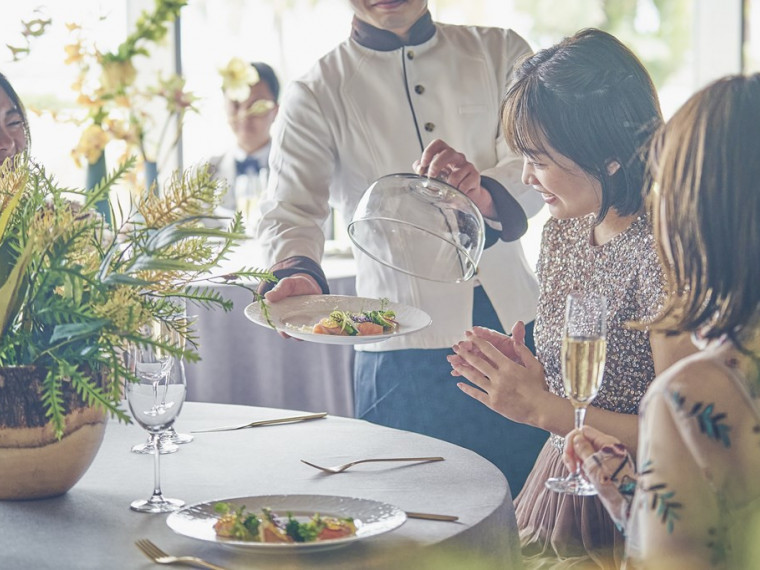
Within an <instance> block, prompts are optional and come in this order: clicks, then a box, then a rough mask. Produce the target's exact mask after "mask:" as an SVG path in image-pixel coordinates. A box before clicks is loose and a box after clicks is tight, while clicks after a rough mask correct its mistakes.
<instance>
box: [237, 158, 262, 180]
mask: <svg viewBox="0 0 760 570" xmlns="http://www.w3.org/2000/svg"><path fill="white" fill-rule="evenodd" d="M260 169H261V167H260V166H259V161H258V160H256V159H255V158H253V157H252V156H246V157H245V160H236V161H235V170H236V171H237V175H238V176H240V175H241V174H249V173H253V174H258V173H259V170H260Z"/></svg>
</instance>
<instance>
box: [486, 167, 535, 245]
mask: <svg viewBox="0 0 760 570" xmlns="http://www.w3.org/2000/svg"><path fill="white" fill-rule="evenodd" d="M480 184H481V186H483V188H485V189H486V190H487V191H488V193H489V194H490V195H491V200H493V205H494V209H495V210H496V215H497V217H498V221H499V222H500V223H501V235H500V237H501V239H502V240H504V241H515V240H518V239H520V238H521V237H522V236H523V235H524V234H525V232H526V231H527V230H528V217H527V216H526V215H525V210H523V209H522V206H520V203H519V202H518V201H517V200H515V199H514V197H513V196H512V194H510V193H509V190H507V189H506V188H504V186H502V185H501V184H500V183H499V182H497V181H496V180H494V179H493V178H489V177H488V176H481V177H480Z"/></svg>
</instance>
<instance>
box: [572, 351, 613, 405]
mask: <svg viewBox="0 0 760 570" xmlns="http://www.w3.org/2000/svg"><path fill="white" fill-rule="evenodd" d="M606 354H607V343H606V341H605V339H604V338H599V337H597V338H586V337H568V336H566V337H564V338H563V339H562V356H561V358H562V379H563V381H564V384H565V394H566V396H567V397H568V398H569V399H570V401H571V402H572V403H573V405H574V406H576V407H580V406H587V405H588V404H589V403H590V402H591V401H592V400H593V399H594V398H595V397H596V394H597V392H598V391H599V386H600V385H601V384H602V377H603V376H604V361H605V357H606Z"/></svg>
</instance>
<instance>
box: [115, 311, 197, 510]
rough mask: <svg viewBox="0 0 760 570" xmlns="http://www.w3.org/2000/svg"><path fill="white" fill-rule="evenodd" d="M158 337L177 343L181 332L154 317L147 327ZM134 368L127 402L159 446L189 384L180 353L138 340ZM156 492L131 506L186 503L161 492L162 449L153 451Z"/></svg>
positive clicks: (132, 350)
mask: <svg viewBox="0 0 760 570" xmlns="http://www.w3.org/2000/svg"><path fill="white" fill-rule="evenodd" d="M143 332H144V333H147V334H146V336H147V335H150V338H151V339H152V340H154V341H157V342H160V343H161V344H163V345H169V346H176V345H177V340H176V339H177V332H176V330H174V329H172V328H171V327H170V326H169V325H168V324H167V323H165V322H161V321H158V320H154V321H152V322H151V323H150V324H149V325H148V327H147V328H146V329H145V330H144V331H143ZM130 357H131V359H132V367H131V368H132V371H133V373H134V375H135V377H136V378H137V381H136V382H131V381H128V382H127V383H126V395H127V402H128V404H129V409H130V412H131V413H132V417H133V418H134V419H135V421H136V422H137V423H138V424H140V425H141V426H142V427H143V428H145V429H146V430H147V431H148V433H149V435H150V437H151V440H152V443H153V445H154V446H155V448H157V449H158V446H159V439H160V437H161V435H162V434H163V433H165V432H166V430H168V429H169V426H171V425H172V424H173V423H174V420H175V418H176V417H177V414H179V411H180V409H181V408H182V403H183V402H184V400H185V394H186V391H187V385H186V381H185V376H184V374H179V373H177V372H176V371H177V370H178V367H176V366H175V360H176V357H174V356H173V355H171V354H170V353H169V352H168V351H167V350H166V349H165V348H164V347H162V346H160V345H158V346H153V345H146V344H134V345H133V346H132V347H131V348H130ZM153 458H154V459H153V476H154V484H153V495H152V496H151V497H150V498H149V499H147V500H137V501H133V502H132V503H131V505H130V508H131V509H132V510H134V511H138V512H142V513H166V512H171V511H174V510H176V509H178V508H180V507H182V506H183V505H184V504H185V503H184V501H180V500H177V499H167V498H166V497H164V496H163V494H162V493H161V477H160V472H161V470H160V465H161V464H160V458H161V453H153Z"/></svg>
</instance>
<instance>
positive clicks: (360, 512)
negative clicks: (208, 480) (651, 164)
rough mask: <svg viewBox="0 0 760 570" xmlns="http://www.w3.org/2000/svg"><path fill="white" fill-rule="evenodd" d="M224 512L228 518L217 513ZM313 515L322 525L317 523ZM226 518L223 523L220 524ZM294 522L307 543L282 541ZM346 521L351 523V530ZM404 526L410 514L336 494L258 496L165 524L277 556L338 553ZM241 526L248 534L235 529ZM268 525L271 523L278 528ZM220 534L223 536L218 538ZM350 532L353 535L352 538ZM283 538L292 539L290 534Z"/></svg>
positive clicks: (198, 508) (183, 514) (195, 509)
mask: <svg viewBox="0 0 760 570" xmlns="http://www.w3.org/2000/svg"><path fill="white" fill-rule="evenodd" d="M220 504H226V505H227V507H219V506H218V505H220ZM241 507H242V509H241ZM225 509H226V511H227V512H226V513H222V512H219V510H225ZM266 510H269V512H270V514H271V515H272V518H274V519H275V522H272V521H271V520H269V519H268V517H266V516H265V511H266ZM230 513H233V516H231V517H229V518H228V519H224V516H225V514H230ZM238 513H239V514H240V516H238ZM275 513H276V514H275ZM315 515H317V516H318V518H319V521H320V522H317V521H316V520H315ZM251 516H253V517H254V518H256V519H258V520H259V522H258V523H254V522H253V520H252V519H249V518H248V517H251ZM223 519H224V522H223V523H221V524H220V521H221V520H223ZM291 519H294V520H295V521H296V523H297V524H298V527H297V528H298V532H299V533H305V534H306V535H307V536H304V534H301V536H302V538H304V540H303V541H300V542H299V541H298V540H296V539H295V538H294V539H293V540H292V541H288V540H287V539H285V540H280V539H282V535H281V534H280V533H282V532H283V530H284V529H283V528H282V526H281V525H283V524H284V525H285V527H286V529H287V525H288V522H289V521H290V520H291ZM263 520H266V522H263ZM348 520H350V521H351V524H353V529H351V526H350V525H349V523H348ZM404 521H406V513H404V511H402V510H401V509H399V508H398V507H395V506H393V505H389V504H387V503H381V502H379V501H372V500H369V499H358V498H353V497H340V496H334V495H259V496H251V497H234V498H228V499H218V500H214V501H205V502H202V503H196V504H194V505H190V506H187V507H184V508H182V509H180V510H178V511H175V512H173V513H171V514H170V515H169V516H168V517H167V519H166V524H167V525H168V526H169V528H171V529H172V530H173V531H174V532H176V533H177V534H181V535H183V536H187V537H189V538H194V539H197V540H202V541H205V542H208V543H212V544H217V545H219V546H224V547H226V548H234V549H237V550H245V551H249V552H260V553H268V554H277V553H288V552H301V551H304V552H305V551H308V552H312V551H318V550H327V549H333V548H340V547H342V546H344V545H347V544H351V543H353V542H355V541H357V540H362V539H364V538H367V537H370V536H376V535H378V534H382V533H384V532H388V531H391V530H393V529H396V528H398V527H399V526H401V525H402V524H403V523H404ZM238 523H239V524H241V525H242V526H243V527H244V528H245V531H242V530H241V529H240V528H239V527H235V526H234V525H236V524H238ZM268 523H272V525H273V526H274V527H275V528H272V526H270V525H269V524H268ZM256 524H258V526H256ZM331 524H332V525H334V526H333V528H330V527H331ZM246 525H247V526H246ZM291 525H292V530H291V532H292V533H294V534H295V529H296V527H295V524H294V523H291ZM262 528H265V529H266V530H265V531H264V532H265V533H266V536H265V537H264V538H265V540H264V541H262V540H257V538H260V537H261V534H260V533H261V529H262ZM254 529H255V530H254ZM275 529H276V530H275ZM220 531H221V533H222V534H219V532H220ZM349 531H352V532H351V533H350V534H349ZM315 532H316V536H317V537H319V536H321V538H320V539H318V540H307V539H306V538H307V537H308V538H310V534H312V533H315ZM285 534H286V536H289V535H288V533H287V530H285ZM230 535H231V536H230ZM291 538H292V537H291Z"/></svg>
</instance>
